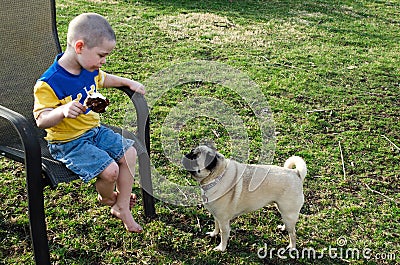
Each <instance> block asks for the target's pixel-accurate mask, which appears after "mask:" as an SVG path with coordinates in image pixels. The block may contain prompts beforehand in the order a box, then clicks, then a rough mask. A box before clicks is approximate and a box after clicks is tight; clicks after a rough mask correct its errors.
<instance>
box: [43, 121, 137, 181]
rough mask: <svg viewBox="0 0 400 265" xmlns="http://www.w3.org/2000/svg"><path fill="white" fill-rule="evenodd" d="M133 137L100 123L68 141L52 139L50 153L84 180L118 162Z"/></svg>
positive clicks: (88, 179) (131, 142) (131, 144)
mask: <svg viewBox="0 0 400 265" xmlns="http://www.w3.org/2000/svg"><path fill="white" fill-rule="evenodd" d="M133 143H134V141H133V140H131V139H126V138H124V137H122V135H120V134H118V133H115V132H114V131H113V130H111V129H109V128H107V127H104V126H100V127H96V128H93V129H91V130H89V131H87V132H86V133H84V134H83V135H81V136H80V137H79V138H77V139H75V140H72V141H70V142H66V143H49V145H48V146H49V150H50V154H51V155H52V156H53V157H54V159H56V160H58V161H60V162H62V163H64V164H65V165H66V166H67V168H68V169H70V170H71V171H73V172H74V173H75V174H77V175H79V177H80V178H81V179H82V180H83V181H84V182H85V183H88V182H89V181H90V180H91V179H93V178H94V177H96V176H98V175H99V174H100V173H101V172H103V170H104V169H106V168H107V166H109V165H110V164H111V163H112V162H114V161H115V162H118V161H119V160H120V159H121V158H122V157H123V156H124V154H125V152H126V150H128V148H129V147H131V146H133Z"/></svg>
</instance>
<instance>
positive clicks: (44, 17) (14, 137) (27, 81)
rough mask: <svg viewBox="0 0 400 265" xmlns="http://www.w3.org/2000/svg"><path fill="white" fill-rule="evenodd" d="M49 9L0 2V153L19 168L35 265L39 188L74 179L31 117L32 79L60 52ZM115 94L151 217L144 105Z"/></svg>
mask: <svg viewBox="0 0 400 265" xmlns="http://www.w3.org/2000/svg"><path fill="white" fill-rule="evenodd" d="M55 10H56V9H55V2H54V0H30V1H26V0H2V3H1V9H0V39H1V40H0V154H1V155H2V156H5V157H7V158H8V159H12V160H15V161H18V162H21V163H24V165H25V173H26V182H27V194H28V209H29V222H30V231H31V239H32V246H33V252H34V257H35V261H36V264H40V265H43V264H50V254H49V246H48V238H47V231H46V221H45V209H44V188H45V187H46V186H49V187H51V188H56V187H57V185H58V184H59V183H63V182H70V181H73V180H76V179H78V176H76V175H74V174H73V173H72V172H71V171H69V170H68V169H67V168H66V167H65V166H64V165H63V164H61V163H59V162H57V161H55V160H54V159H53V158H52V157H51V156H50V154H49V151H48V149H47V143H46V141H45V140H44V139H43V137H44V135H45V132H44V131H43V130H41V129H39V128H37V127H36V124H35V121H34V118H33V114H32V108H33V86H34V84H35V82H36V79H37V78H38V77H39V76H40V75H41V74H42V73H43V72H44V71H45V70H46V69H47V67H49V66H50V64H51V63H52V62H53V60H54V58H55V55H56V54H58V53H59V52H60V51H61V48H60V44H59V40H58V35H57V27H56V14H55ZM120 89H121V90H122V91H123V92H124V93H126V94H127V96H129V97H130V98H131V101H132V102H133V104H134V106H135V109H136V114H137V121H136V124H137V128H136V131H137V132H136V133H137V137H136V139H135V141H136V145H135V147H136V149H137V151H138V164H139V175H140V184H141V189H142V197H143V204H144V211H145V215H146V216H147V217H150V218H151V217H154V216H155V208H154V198H153V197H152V182H151V175H150V158H149V153H150V140H149V139H150V137H149V111H148V106H147V103H146V101H145V99H144V97H143V96H142V95H140V94H138V93H136V94H135V93H134V92H132V91H130V90H129V89H128V88H120ZM120 131H121V129H120ZM128 134H129V135H132V134H130V133H125V132H124V136H126V135H128Z"/></svg>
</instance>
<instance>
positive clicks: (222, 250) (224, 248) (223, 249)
mask: <svg viewBox="0 0 400 265" xmlns="http://www.w3.org/2000/svg"><path fill="white" fill-rule="evenodd" d="M225 250H226V247H224V246H222V244H219V245H218V246H217V247H215V248H214V251H220V252H224V251H225Z"/></svg>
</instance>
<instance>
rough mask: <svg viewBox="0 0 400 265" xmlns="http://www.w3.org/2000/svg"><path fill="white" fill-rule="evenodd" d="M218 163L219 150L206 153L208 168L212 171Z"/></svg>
mask: <svg viewBox="0 0 400 265" xmlns="http://www.w3.org/2000/svg"><path fill="white" fill-rule="evenodd" d="M217 163H218V153H217V152H207V154H206V164H205V165H206V169H207V170H209V171H212V170H213V169H214V168H215V167H216V166H217Z"/></svg>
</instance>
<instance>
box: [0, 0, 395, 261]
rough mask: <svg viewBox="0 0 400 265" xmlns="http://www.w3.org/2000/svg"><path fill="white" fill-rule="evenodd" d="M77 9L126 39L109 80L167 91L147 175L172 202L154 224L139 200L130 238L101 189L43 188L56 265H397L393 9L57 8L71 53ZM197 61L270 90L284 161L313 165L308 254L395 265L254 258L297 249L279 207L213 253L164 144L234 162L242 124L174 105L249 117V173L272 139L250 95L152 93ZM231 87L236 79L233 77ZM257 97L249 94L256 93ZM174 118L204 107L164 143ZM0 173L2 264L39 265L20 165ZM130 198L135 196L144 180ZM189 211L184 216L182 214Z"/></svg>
mask: <svg viewBox="0 0 400 265" xmlns="http://www.w3.org/2000/svg"><path fill="white" fill-rule="evenodd" d="M82 12H98V13H100V14H103V15H105V16H106V17H107V18H108V19H109V21H110V23H111V24H112V26H113V27H114V29H115V31H116V33H117V38H118V44H117V47H116V49H115V51H114V52H113V53H112V55H111V56H110V58H109V60H108V63H107V65H106V66H105V67H104V70H106V71H108V72H114V73H118V74H120V75H123V76H126V77H130V78H134V79H136V80H139V81H141V82H143V83H144V84H146V85H147V90H148V97H149V100H150V99H151V97H152V95H157V93H156V92H157V90H161V92H165V93H163V94H162V95H161V96H160V97H158V98H157V97H156V99H157V100H151V107H152V109H151V117H150V118H151V121H152V123H151V132H152V134H151V144H152V154H151V160H152V164H153V165H154V166H155V168H156V171H157V172H162V173H161V175H163V176H166V180H167V181H164V182H165V183H164V182H162V181H160V180H159V179H155V180H154V181H155V183H156V184H157V188H156V192H157V196H158V197H159V198H160V199H161V200H159V201H157V204H156V207H157V212H158V216H157V218H156V219H155V220H146V219H145V217H144V213H143V208H142V206H141V205H140V204H139V205H138V206H137V207H135V208H134V209H133V212H134V216H135V218H136V219H137V220H138V222H140V223H141V224H143V226H144V229H145V231H144V233H143V234H140V235H136V234H127V233H126V232H125V231H124V228H123V226H122V224H121V223H120V222H119V221H118V220H117V219H115V218H112V217H111V216H110V215H109V209H108V208H107V207H103V206H99V205H98V204H97V202H96V194H95V188H94V185H93V183H91V184H89V185H85V184H83V183H81V182H74V183H70V184H66V185H61V186H60V187H59V188H57V190H55V191H53V190H46V194H45V205H46V216H47V224H48V236H49V245H50V250H51V259H52V261H53V262H54V264H260V263H261V264H263V263H264V264H311V263H313V264H349V263H350V264H394V263H400V243H399V242H400V241H399V235H400V231H399V223H400V207H399V204H400V196H399V194H400V185H399V172H400V163H399V162H400V161H399V159H400V150H399V146H400V130H399V129H400V125H399V124H400V111H399V107H400V100H399V89H400V81H399V76H400V72H399V65H400V56H399V50H400V44H399V43H400V27H399V24H400V3H399V2H398V1H394V0H393V1H380V0H371V1H367V0H360V1H349V0H336V1H329V0H313V1H309V0H306V1H300V0H290V1H286V0H280V1H275V0H270V1H259V0H233V1H232V2H231V1H227V0H226V1H225V0H220V1H209V0H203V1H183V0H180V1H179V0H176V1H166V0H161V1H145V0H136V1H122V0H114V1H113V0H109V1H106V0H103V1H102V0H92V1H81V0H62V1H58V4H57V20H58V28H59V36H60V41H61V43H62V45H63V46H65V36H66V27H67V24H68V22H69V20H70V19H72V18H73V17H74V16H75V15H77V14H79V13H82ZM196 60H197V61H199V60H201V61H206V62H207V61H208V62H217V63H219V64H221V65H225V66H228V67H230V68H232V69H236V70H237V71H238V72H240V73H243V74H244V75H245V76H247V77H248V79H250V80H252V81H253V82H254V84H255V85H256V86H255V87H256V88H257V89H259V90H260V91H261V92H262V95H263V96H264V97H265V99H266V100H267V101H268V106H269V108H270V113H272V117H273V126H274V128H273V129H274V131H275V134H276V139H275V148H274V149H275V152H274V159H273V163H274V164H279V165H281V164H282V163H283V162H284V161H285V159H287V158H288V157H289V156H290V155H300V156H302V157H303V158H304V159H305V160H306V162H307V165H308V169H309V174H308V175H307V177H306V181H305V183H304V193H305V200H306V201H305V204H304V206H303V209H302V211H301V216H300V220H299V222H298V225H297V234H298V240H297V242H298V249H299V250H303V249H307V248H313V249H315V250H317V251H318V253H321V252H322V251H324V248H329V247H330V246H331V247H332V248H335V247H339V245H338V243H340V242H338V241H340V240H339V239H343V238H345V239H346V241H347V244H346V245H345V246H344V247H343V248H346V249H349V248H350V249H358V250H360V251H362V250H365V249H371V253H372V257H375V256H376V255H379V254H380V255H386V256H387V257H389V258H391V257H393V256H394V255H395V260H390V259H379V258H371V259H364V258H363V257H362V253H361V254H360V256H361V257H360V258H359V259H351V258H348V259H345V258H342V259H340V258H331V257H330V256H329V255H328V253H327V251H326V250H325V252H324V254H325V255H324V257H323V258H321V259H316V260H312V259H307V258H305V259H290V258H289V259H286V260H284V259H281V258H279V257H278V255H277V253H276V252H274V253H273V255H272V257H271V258H270V257H268V258H266V259H260V258H259V257H258V256H257V251H258V250H259V249H260V248H263V247H264V246H265V244H267V246H268V249H269V250H271V249H272V248H275V249H279V248H282V247H285V246H286V245H287V244H288V236H287V234H286V233H282V232H279V231H278V230H277V229H276V227H277V225H279V224H280V222H281V221H280V216H279V213H278V212H277V211H276V210H275V209H274V208H273V207H265V208H264V209H261V210H259V211H257V212H255V213H251V214H247V215H244V216H242V217H239V218H237V219H236V220H235V221H233V222H232V229H233V231H232V236H231V239H230V241H229V246H228V251H227V252H226V253H216V252H214V251H213V250H212V248H213V247H215V246H216V245H217V244H218V242H219V238H217V239H213V238H209V237H208V236H206V235H205V234H206V232H207V231H210V230H211V229H212V226H213V220H212V217H211V216H210V214H209V213H208V212H207V211H206V210H205V209H204V208H203V207H202V206H201V205H195V204H196V203H195V202H196V198H197V197H196V196H194V198H191V197H190V198H188V201H184V202H182V201H180V200H181V199H182V198H185V196H183V195H182V194H179V191H177V190H176V187H174V186H173V185H171V183H175V184H176V185H179V186H187V187H192V186H194V185H195V183H194V181H193V180H191V179H190V178H189V177H188V176H187V174H186V173H185V171H184V170H182V168H181V167H180V166H179V164H178V163H176V162H174V161H175V160H171V158H170V157H168V153H166V150H165V142H163V141H165V140H170V141H175V143H176V144H178V146H179V148H180V149H179V150H175V151H177V152H175V153H174V154H175V155H176V153H178V154H180V155H182V154H183V153H185V152H187V151H189V150H190V149H191V148H193V147H194V146H196V145H197V144H199V143H201V142H204V141H208V142H213V143H214V144H215V145H216V147H217V148H218V149H219V150H220V151H221V152H222V153H223V154H224V155H226V156H228V157H230V156H234V157H236V156H238V155H240V154H237V152H236V151H235V150H236V149H235V148H237V147H238V145H237V144H236V143H235V142H234V141H233V140H232V137H231V136H232V132H231V131H230V130H233V129H235V128H236V127H234V126H233V127H227V126H226V124H224V123H223V122H221V121H220V120H218V117H212V115H211V114H210V115H209V116H207V115H203V116H200V117H199V116H196V113H195V112H193V111H194V110H195V109H194V107H193V106H191V107H190V108H187V109H185V108H183V109H179V108H182V106H184V105H182V104H184V103H186V102H190V100H192V101H196V100H199V99H200V98H204V97H207V98H209V99H210V102H212V100H215V101H216V102H223V103H224V104H225V105H224V106H226V107H225V109H227V110H232V111H233V112H234V113H235V117H238V118H239V119H240V120H242V121H243V124H241V125H240V126H242V127H243V128H242V130H243V132H245V133H246V134H245V135H246V136H247V137H248V139H247V140H248V146H249V148H248V150H247V149H246V150H247V151H248V152H249V153H248V155H247V156H245V158H247V160H246V162H251V163H257V162H259V160H260V157H259V154H260V152H261V151H262V150H263V146H262V144H263V139H262V128H260V126H259V123H258V122H259V120H258V119H257V117H258V116H257V115H256V113H255V112H254V108H252V107H251V106H252V105H251V102H248V101H246V98H245V97H244V96H243V95H242V94H241V93H240V91H246V88H247V87H235V86H234V87H232V86H231V87H226V86H224V85H223V83H221V82H222V81H221V82H219V83H218V82H203V81H199V80H197V81H195V82H189V83H182V84H181V83H179V82H178V83H179V84H178V85H176V86H172V87H170V88H169V87H167V89H166V88H165V87H162V86H161V85H160V86H155V85H154V84H157V83H152V82H149V80H150V81H151V80H154V77H155V76H156V77H157V76H158V77H159V76H162V75H161V73H162V71H165V69H167V71H168V70H171V69H173V67H175V66H176V65H179V64H182V63H186V62H191V61H196ZM181 73H182V74H183V75H184V74H187V73H185V72H184V71H181ZM217 77H218V78H220V76H217ZM235 77H236V76H232V75H230V74H229V73H227V78H228V79H230V78H235ZM163 78H166V77H165V76H163ZM171 79H172V81H173V80H175V79H179V76H175V75H172V76H171ZM161 81H162V80H161ZM166 81H167V82H169V81H170V80H168V79H167V80H166ZM172 81H171V82H172ZM168 84H173V83H168ZM237 84H241V83H240V82H239V83H237ZM162 89H164V90H162ZM253 92H254V87H252V86H250V87H249V91H248V93H249V95H253V94H252V93H253ZM105 93H106V94H107V96H108V97H109V98H110V100H111V102H112V105H111V108H110V111H108V113H107V115H105V116H104V117H103V118H104V120H106V121H107V122H111V123H113V124H116V125H120V126H126V125H127V124H126V123H127V121H128V120H127V118H130V114H127V111H126V110H127V108H128V107H127V100H126V99H124V98H123V97H122V96H121V94H120V93H117V92H114V90H109V91H107V92H105ZM117 103H118V104H117ZM177 109H178V110H180V111H181V112H180V113H181V115H182V116H184V117H186V116H187V115H190V113H191V112H193V118H191V119H189V120H187V121H186V120H185V122H184V123H182V124H180V127H178V129H179V130H177V128H175V129H174V128H172V129H171V135H169V134H168V130H165V129H166V128H167V129H170V128H169V127H168V125H169V124H165V120H166V119H167V118H168V117H170V116H171V113H173V112H174V111H176V110H177ZM229 115H231V114H229ZM229 115H228V116H229ZM178 125H179V124H178ZM240 126H239V127H240ZM239 129H240V128H239ZM242 140H243V139H242ZM245 140H246V139H245ZM271 146H272V147H273V145H271ZM240 147H241V146H239V149H240ZM167 151H169V150H167ZM173 151H174V150H173ZM341 151H342V152H341ZM341 153H342V155H343V160H342V156H341ZM174 158H175V159H176V157H174ZM343 166H344V169H345V173H346V174H345V175H344V171H343ZM0 172H2V173H0V179H1V180H0V183H1V185H0V187H1V188H0V189H1V190H0V200H1V202H2V205H3V206H2V211H1V212H0V240H1V244H0V263H1V264H32V263H33V255H32V250H31V245H30V237H29V224H28V219H27V201H26V191H25V180H24V172H23V168H22V167H21V165H19V164H15V163H14V162H11V161H9V160H6V159H2V160H1V161H0ZM179 186H178V187H179ZM135 192H136V193H138V194H140V190H139V189H138V185H135ZM140 202H141V201H140ZM168 202H169V203H168ZM171 202H173V203H171ZM184 203H186V204H189V206H184V205H177V204H184Z"/></svg>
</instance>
